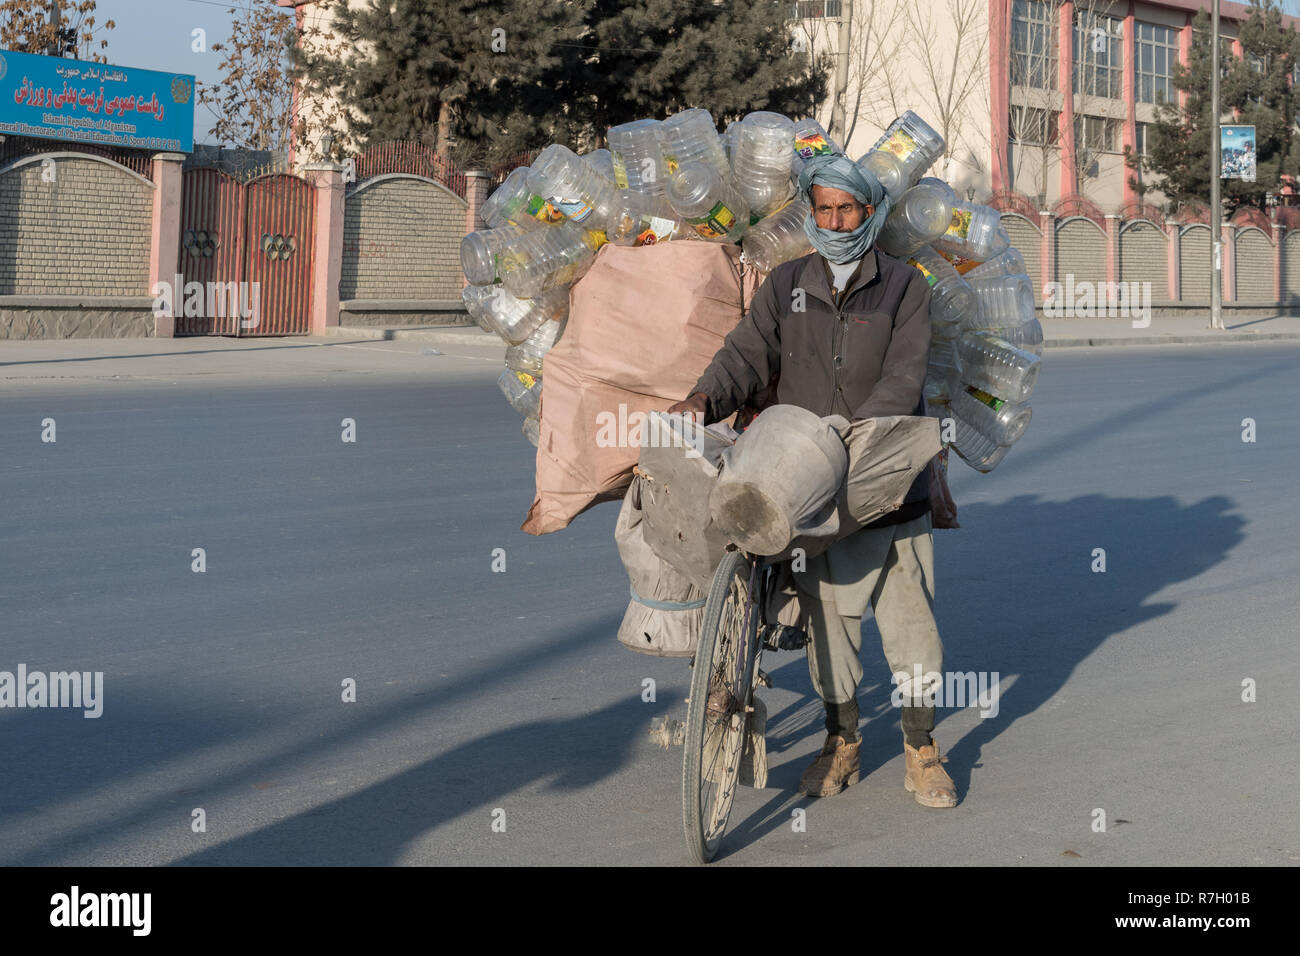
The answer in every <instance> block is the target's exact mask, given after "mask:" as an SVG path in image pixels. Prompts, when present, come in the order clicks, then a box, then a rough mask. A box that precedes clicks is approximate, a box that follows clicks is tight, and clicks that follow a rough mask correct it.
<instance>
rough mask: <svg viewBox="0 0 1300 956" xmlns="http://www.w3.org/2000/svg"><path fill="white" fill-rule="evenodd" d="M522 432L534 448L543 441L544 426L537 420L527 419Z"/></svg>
mask: <svg viewBox="0 0 1300 956" xmlns="http://www.w3.org/2000/svg"><path fill="white" fill-rule="evenodd" d="M520 431H522V432H523V433H524V437H525V438H527V439H528V441H529V442H530V443H531V444H532V446H533V447H534V448H536V447H537V443H538V442H539V441H541V440H542V426H541V423H540V422H539V421H538V420H537V419H536V418H525V419H524V424H523V427H522V428H521V429H520Z"/></svg>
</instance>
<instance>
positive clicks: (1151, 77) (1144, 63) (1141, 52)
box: [1135, 23, 1178, 103]
mask: <svg viewBox="0 0 1300 956" xmlns="http://www.w3.org/2000/svg"><path fill="white" fill-rule="evenodd" d="M1135 39H1136V41H1137V101H1138V102H1139V103H1159V102H1161V101H1162V100H1163V101H1164V102H1166V103H1172V102H1173V101H1174V64H1175V63H1177V62H1178V31H1177V30H1175V29H1174V28H1173V27H1162V26H1160V25H1159V24H1156V23H1139V24H1137V36H1136V38H1135Z"/></svg>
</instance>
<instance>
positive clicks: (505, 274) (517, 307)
mask: <svg viewBox="0 0 1300 956" xmlns="http://www.w3.org/2000/svg"><path fill="white" fill-rule="evenodd" d="M607 143H608V149H597V150H594V151H593V152H590V153H587V154H585V155H583V156H579V155H577V154H575V153H573V152H572V151H571V150H569V149H568V148H567V147H565V146H562V145H560V144H558V143H557V144H553V145H551V146H548V147H546V149H544V150H542V152H541V153H540V154H539V155H538V156H537V158H536V159H535V160H534V161H533V164H532V166H531V167H522V168H519V169H516V170H514V171H513V172H512V173H511V174H510V175H509V176H508V177H507V178H506V179H505V181H504V182H503V183H502V185H501V186H500V187H498V188H497V190H496V191H495V192H494V193H492V195H491V196H490V197H489V198H488V200H487V201H486V202H485V203H484V204H483V208H482V211H481V213H482V217H483V219H484V221H485V222H486V223H487V226H488V228H487V229H484V230H482V231H479V232H475V233H471V234H470V235H468V236H466V237H465V239H464V240H463V241H462V243H461V264H462V268H463V269H464V271H465V276H466V278H467V279H468V280H469V282H470V283H471V284H470V285H469V286H467V287H466V289H465V291H464V301H465V304H466V308H467V309H468V311H469V313H470V315H471V316H473V317H474V319H475V320H476V321H477V322H478V323H479V325H480V326H482V327H483V328H484V329H486V330H488V331H491V332H495V333H496V334H498V335H500V336H501V337H502V338H503V339H504V340H505V341H506V342H507V343H508V344H509V346H510V348H509V349H508V350H507V352H506V369H505V371H504V372H503V373H502V375H501V378H500V380H499V382H498V384H499V386H500V388H501V390H502V392H503V393H504V394H505V396H506V398H507V400H508V401H509V402H510V404H511V405H512V406H513V407H514V408H515V409H516V410H517V411H519V412H520V413H521V414H523V415H524V417H525V420H524V427H523V431H524V434H525V435H527V436H528V438H529V439H530V440H531V441H532V442H533V444H536V443H537V437H538V410H539V404H540V398H541V388H542V365H543V361H542V360H543V356H544V355H545V354H546V352H547V351H548V350H549V349H550V347H551V346H552V345H553V344H554V343H555V341H556V340H557V339H558V338H559V335H560V333H561V332H562V330H563V323H564V320H565V318H566V317H567V315H568V302H569V298H568V290H569V286H570V285H572V284H573V283H574V282H576V281H577V280H578V279H580V278H581V277H582V276H583V275H584V274H585V273H586V271H587V269H588V267H590V265H591V263H592V260H593V259H594V258H595V255H596V252H597V250H598V249H599V248H600V246H601V245H603V244H604V243H606V242H612V243H616V244H618V245H623V246H645V245H651V244H654V243H660V242H671V241H680V240H701V241H706V242H724V243H739V244H740V245H741V246H742V248H743V253H742V260H743V261H744V262H746V263H747V264H749V265H751V266H753V267H755V268H757V269H758V270H760V271H761V272H764V273H766V272H770V271H771V270H772V269H774V268H775V267H776V266H778V265H780V264H781V263H782V262H787V261H789V260H791V259H797V258H799V257H800V256H803V255H806V254H808V253H809V252H811V251H812V246H811V245H810V244H809V242H808V239H807V236H806V235H805V233H804V228H803V224H804V219H805V217H806V216H807V215H808V209H809V207H808V201H807V200H806V199H805V198H804V197H802V196H796V195H795V190H796V180H797V178H798V175H799V172H800V171H801V170H802V168H803V165H804V163H805V162H806V161H807V160H809V159H811V158H812V157H813V156H817V155H822V154H840V155H843V153H844V150H843V149H841V148H840V147H839V146H838V145H837V144H836V143H835V141H834V140H832V139H831V137H830V136H829V135H827V133H826V131H825V130H824V129H823V128H822V127H821V125H820V124H819V123H818V122H817V121H816V120H815V119H800V120H792V119H791V118H789V117H786V116H783V115H781V114H780V113H773V112H768V111H756V112H753V113H749V114H748V115H746V116H745V117H743V118H742V119H740V120H737V121H735V122H732V123H730V124H728V126H727V128H726V132H725V133H724V134H722V135H719V133H718V129H717V125H716V124H715V122H714V119H713V117H712V116H711V115H710V114H709V112H708V111H707V110H703V109H688V110H683V111H682V112H680V113H677V114H675V115H673V116H670V117H668V118H667V119H665V120H655V119H639V120H636V121H634V122H631V123H624V124H622V125H619V126H614V127H611V128H610V129H609V130H608V136H607ZM944 145H945V144H944V141H943V137H942V136H940V135H939V134H938V133H937V132H935V130H934V129H932V128H931V127H930V126H929V125H928V124H926V123H925V122H924V121H923V120H922V119H921V118H920V117H919V116H917V115H916V114H915V113H913V112H912V111H910V110H909V111H907V112H905V113H903V115H902V116H900V117H898V119H896V120H895V121H894V122H893V123H891V124H890V126H889V128H888V129H886V130H885V132H884V134H883V135H882V136H881V137H880V139H879V140H878V141H877V142H876V144H875V145H874V146H873V147H872V148H871V149H870V150H868V151H867V153H865V154H864V155H863V156H862V157H860V158H859V159H858V160H857V162H858V164H859V165H860V166H862V167H863V168H864V169H867V170H869V171H870V172H871V173H872V174H874V175H875V176H876V178H877V179H878V180H880V182H881V184H882V185H883V186H884V187H885V190H886V191H887V192H888V193H889V196H890V198H891V199H892V200H893V203H894V207H893V210H892V212H891V213H890V216H889V219H888V220H887V222H886V224H885V227H884V229H883V230H882V231H881V233H880V236H879V238H878V239H877V245H878V247H879V248H880V249H881V251H883V252H885V253H887V254H889V255H892V256H895V257H897V258H900V259H903V260H904V261H907V262H909V263H910V264H911V265H913V266H914V267H916V268H917V269H919V270H921V272H922V273H924V274H925V276H926V279H927V280H928V281H929V283H930V286H931V289H932V292H931V309H930V316H931V328H932V339H931V351H930V367H929V374H928V377H927V379H926V384H925V395H926V399H927V407H928V409H929V413H930V414H932V415H937V416H939V417H946V416H947V415H949V414H951V415H952V416H953V417H954V418H955V419H956V437H955V440H954V441H953V442H952V446H953V447H954V448H955V449H956V450H957V453H958V454H959V455H961V456H962V457H963V458H964V459H965V460H966V461H967V462H968V463H970V464H971V465H972V466H973V467H975V468H977V469H979V470H980V471H989V470H991V469H992V468H993V467H994V466H995V465H996V464H997V463H998V461H1000V460H1001V458H1002V456H1003V455H1005V454H1006V449H1007V448H1009V447H1010V446H1011V444H1012V443H1013V442H1014V441H1015V440H1016V439H1017V438H1019V437H1020V434H1021V433H1022V432H1023V431H1024V427H1025V425H1026V424H1027V423H1028V421H1029V406H1028V398H1029V395H1030V393H1031V392H1032V390H1033V384H1034V380H1035V378H1036V376H1037V365H1038V356H1039V355H1040V354H1041V352H1042V328H1041V327H1040V326H1039V324H1038V322H1037V320H1036V319H1035V318H1034V295H1033V286H1032V284H1031V283H1030V281H1029V278H1028V276H1026V275H1025V268H1024V260H1023V259H1022V258H1021V257H1020V254H1019V253H1018V252H1016V250H1015V249H1013V248H1011V246H1010V242H1009V240H1008V238H1007V234H1006V232H1005V231H1003V229H1002V227H1001V225H1000V216H999V214H998V212H997V211H996V210H994V209H991V208H989V207H987V206H982V205H979V204H977V203H972V202H966V201H963V200H960V199H958V198H957V196H956V195H955V194H954V193H953V190H952V189H951V188H950V187H949V186H948V184H947V183H945V182H944V181H943V180H941V179H935V178H922V177H923V174H924V173H925V172H926V170H928V169H929V167H930V166H931V165H932V164H933V163H934V162H935V161H936V160H937V159H938V158H939V157H940V156H942V155H943V151H944Z"/></svg>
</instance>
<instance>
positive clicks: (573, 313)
mask: <svg viewBox="0 0 1300 956" xmlns="http://www.w3.org/2000/svg"><path fill="white" fill-rule="evenodd" d="M759 281H760V275H759V274H758V273H757V271H756V270H754V269H752V268H743V269H742V266H741V263H740V250H739V248H737V247H736V246H734V245H725V244H720V243H712V242H694V241H674V242H666V243H659V244H655V245H652V246H641V247H634V246H633V247H628V246H618V245H614V244H607V245H605V246H602V247H601V249H600V251H599V252H598V253H597V254H596V259H595V261H594V262H593V264H592V266H591V268H590V269H589V270H588V272H587V274H586V275H585V276H584V277H583V278H582V279H581V280H580V281H578V282H576V283H575V284H574V286H573V288H572V290H571V294H570V304H569V319H568V323H567V325H566V326H565V330H564V336H563V337H562V338H561V339H560V340H559V341H558V342H556V343H555V346H554V348H552V349H551V351H550V352H548V353H547V354H546V357H545V358H544V359H543V368H542V407H541V414H540V416H539V436H538V444H537V471H536V495H535V497H534V500H533V504H532V507H531V508H530V509H529V511H528V516H527V518H526V519H525V520H524V523H523V526H522V530H523V531H526V532H528V533H529V534H548V533H550V532H552V531H558V530H559V529H561V528H564V527H567V526H568V524H569V522H571V521H572V520H573V519H574V518H575V517H577V516H578V515H579V514H581V513H582V512H583V511H586V510H587V509H588V508H590V507H592V506H593V505H595V504H598V503H599V502H601V501H614V500H618V499H619V498H622V497H623V494H624V492H625V491H626V489H627V487H628V484H629V482H630V481H631V477H632V467H633V465H635V464H636V461H637V456H638V453H639V451H640V449H639V448H638V447H637V442H636V440H635V439H636V438H637V435H636V432H637V431H638V429H639V427H640V425H639V422H641V421H643V419H644V415H645V414H647V413H649V412H651V411H653V410H656V409H666V408H667V407H668V406H669V405H672V404H673V403H675V402H679V401H681V400H682V399H683V398H685V397H686V394H687V392H688V391H689V390H690V389H691V387H692V386H694V384H695V383H696V382H697V381H698V380H699V377H700V375H701V374H702V373H703V372H704V370H705V369H706V368H707V367H708V365H709V363H710V362H711V361H712V360H713V356H714V355H715V354H717V351H718V349H720V348H721V347H722V343H723V340H724V339H725V338H726V336H727V333H729V332H730V331H731V330H732V329H733V328H735V327H736V325H737V324H738V323H739V322H740V319H741V316H742V314H743V310H744V309H745V308H747V307H748V304H749V302H750V301H751V299H752V298H753V294H754V291H755V289H756V288H757V286H758V283H759ZM620 406H621V407H620Z"/></svg>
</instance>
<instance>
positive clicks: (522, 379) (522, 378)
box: [515, 372, 537, 389]
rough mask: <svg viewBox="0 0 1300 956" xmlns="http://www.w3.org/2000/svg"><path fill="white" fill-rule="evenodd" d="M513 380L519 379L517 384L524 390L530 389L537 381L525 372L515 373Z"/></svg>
mask: <svg viewBox="0 0 1300 956" xmlns="http://www.w3.org/2000/svg"><path fill="white" fill-rule="evenodd" d="M515 378H517V379H519V384H520V385H522V386H523V387H524V388H526V389H527V388H532V387H533V386H534V385H536V384H537V379H535V378H533V377H532V376H531V375H529V374H528V373H527V372H515Z"/></svg>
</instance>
